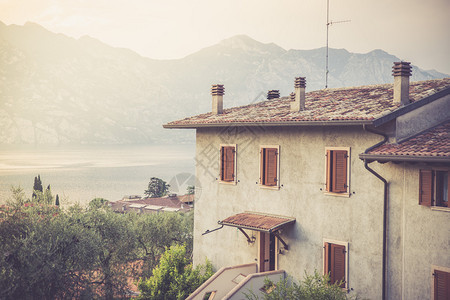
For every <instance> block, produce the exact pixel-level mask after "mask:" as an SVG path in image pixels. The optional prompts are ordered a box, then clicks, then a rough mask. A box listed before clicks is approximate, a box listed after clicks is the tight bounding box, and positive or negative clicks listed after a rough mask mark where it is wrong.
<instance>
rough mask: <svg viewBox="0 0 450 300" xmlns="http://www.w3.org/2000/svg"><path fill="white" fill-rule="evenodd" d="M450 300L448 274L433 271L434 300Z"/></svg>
mask: <svg viewBox="0 0 450 300" xmlns="http://www.w3.org/2000/svg"><path fill="white" fill-rule="evenodd" d="M448 299H450V273H447V272H444V271H439V270H434V300H448Z"/></svg>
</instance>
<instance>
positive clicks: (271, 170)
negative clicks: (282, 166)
mask: <svg viewBox="0 0 450 300" xmlns="http://www.w3.org/2000/svg"><path fill="white" fill-rule="evenodd" d="M265 150H266V159H265V174H264V175H265V176H264V177H265V183H264V184H265V185H269V186H274V185H277V180H278V178H277V155H278V153H277V149H276V148H267V149H265Z"/></svg>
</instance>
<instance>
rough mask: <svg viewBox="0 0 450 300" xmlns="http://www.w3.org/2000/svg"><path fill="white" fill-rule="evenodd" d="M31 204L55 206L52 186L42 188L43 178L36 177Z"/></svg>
mask: <svg viewBox="0 0 450 300" xmlns="http://www.w3.org/2000/svg"><path fill="white" fill-rule="evenodd" d="M31 202H34V203H45V204H53V195H52V191H51V188H50V185H48V186H47V188H46V189H45V191H44V189H43V188H42V181H41V176H40V175H38V176H37V177H34V185H33V194H32V196H31Z"/></svg>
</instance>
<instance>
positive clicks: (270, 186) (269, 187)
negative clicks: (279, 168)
mask: <svg viewBox="0 0 450 300" xmlns="http://www.w3.org/2000/svg"><path fill="white" fill-rule="evenodd" d="M259 187H260V188H262V189H266V190H279V189H280V187H279V186H278V185H275V186H274V185H262V184H260V185H259Z"/></svg>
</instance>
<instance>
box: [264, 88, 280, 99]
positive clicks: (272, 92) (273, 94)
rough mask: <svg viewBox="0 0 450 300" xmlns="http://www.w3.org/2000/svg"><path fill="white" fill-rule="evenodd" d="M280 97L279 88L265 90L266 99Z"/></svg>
mask: <svg viewBox="0 0 450 300" xmlns="http://www.w3.org/2000/svg"><path fill="white" fill-rule="evenodd" d="M277 98H280V91H279V90H270V91H268V92H267V100H270V99H277Z"/></svg>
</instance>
